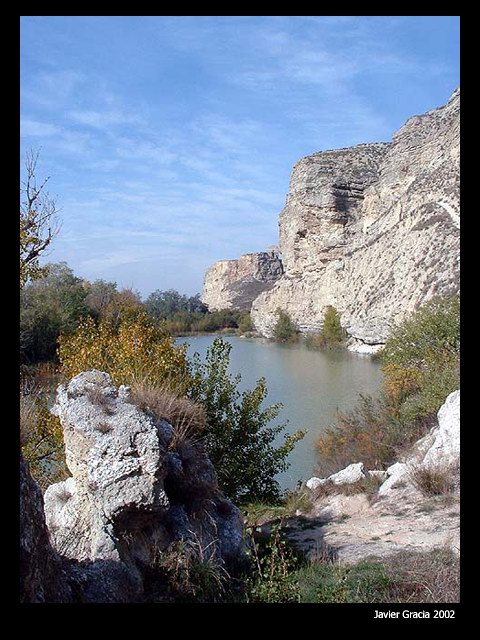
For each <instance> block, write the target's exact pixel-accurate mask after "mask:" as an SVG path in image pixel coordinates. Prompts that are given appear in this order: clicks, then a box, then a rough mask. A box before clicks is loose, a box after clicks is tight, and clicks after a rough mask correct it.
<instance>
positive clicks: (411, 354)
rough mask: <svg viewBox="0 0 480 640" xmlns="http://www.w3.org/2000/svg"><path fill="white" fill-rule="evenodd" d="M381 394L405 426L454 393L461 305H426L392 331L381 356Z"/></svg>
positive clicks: (454, 299)
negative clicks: (407, 421) (394, 405)
mask: <svg viewBox="0 0 480 640" xmlns="http://www.w3.org/2000/svg"><path fill="white" fill-rule="evenodd" d="M381 358H382V361H383V373H384V378H385V391H386V393H387V394H388V395H389V397H391V398H392V400H393V401H394V402H396V403H397V404H398V406H399V408H398V412H399V414H400V415H402V416H403V417H404V418H405V419H406V420H415V419H416V418H425V417H428V416H434V415H435V414H436V413H437V411H438V409H439V408H440V407H441V405H442V404H443V402H444V401H445V398H446V397H447V396H448V394H449V393H451V392H452V391H454V390H455V389H458V387H459V358H460V300H459V297H458V296H451V297H447V298H436V299H433V300H431V301H430V302H427V303H426V304H425V305H424V306H423V307H421V308H420V309H419V310H418V311H416V312H415V313H414V314H413V315H412V316H411V317H410V318H408V319H406V320H404V321H403V322H402V323H401V324H400V325H399V326H398V327H396V328H395V329H394V330H393V332H392V334H391V336H390V337H389V339H388V340H387V342H386V344H385V347H384V349H383V350H382V352H381Z"/></svg>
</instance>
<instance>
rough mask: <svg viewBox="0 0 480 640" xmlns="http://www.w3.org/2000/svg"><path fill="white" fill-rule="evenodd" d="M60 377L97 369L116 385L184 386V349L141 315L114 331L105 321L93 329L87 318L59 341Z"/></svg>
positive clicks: (185, 380) (123, 323) (185, 361)
mask: <svg viewBox="0 0 480 640" xmlns="http://www.w3.org/2000/svg"><path fill="white" fill-rule="evenodd" d="M59 342H60V347H59V357H60V362H61V366H62V373H63V375H64V376H65V377H67V378H72V377H73V376H75V375H77V374H78V373H80V372H82V371H88V370H90V369H99V370H101V371H106V372H107V373H109V374H110V376H111V377H112V379H113V381H114V382H115V384H116V385H120V384H134V383H139V382H143V381H146V382H148V384H149V385H151V386H161V385H162V384H164V383H165V382H167V381H168V382H169V383H170V384H171V385H172V386H176V387H177V388H179V389H183V390H184V389H185V388H186V387H187V386H188V380H189V375H188V361H187V358H186V345H182V346H175V344H174V341H173V339H172V338H171V337H170V336H166V335H165V333H164V332H163V331H162V330H161V329H160V328H159V327H158V325H156V324H155V323H154V322H152V321H151V320H150V319H149V318H148V316H146V314H144V313H142V314H139V315H137V316H136V317H133V318H128V319H125V320H123V321H122V322H121V323H120V325H119V326H118V328H116V327H115V326H114V325H112V324H111V323H110V322H108V321H103V322H100V324H99V325H98V326H96V325H95V323H94V321H93V320H92V319H91V318H87V319H86V320H85V321H84V322H83V323H82V324H81V325H80V327H79V328H78V329H77V331H76V332H75V333H74V334H73V335H70V336H67V335H64V336H61V337H60V340H59Z"/></svg>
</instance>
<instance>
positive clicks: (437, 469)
mask: <svg viewBox="0 0 480 640" xmlns="http://www.w3.org/2000/svg"><path fill="white" fill-rule="evenodd" d="M437 417H438V425H437V426H435V427H433V428H432V429H431V430H430V432H429V433H428V434H427V435H426V436H425V437H424V438H422V439H421V440H419V441H418V442H417V443H416V445H415V446H414V447H413V448H412V450H411V451H410V452H409V454H408V455H406V456H405V457H404V458H403V459H402V460H401V461H400V462H396V463H395V464H393V465H391V466H390V467H389V468H388V469H387V470H386V471H381V470H373V471H367V472H365V470H364V469H363V464H362V463H356V464H351V465H349V466H348V467H346V468H345V469H342V470H341V471H339V472H338V473H336V474H334V475H333V476H330V477H329V478H328V479H322V478H310V480H309V481H308V482H307V483H306V484H307V487H308V488H309V489H310V491H311V493H310V496H311V498H312V503H313V506H312V507H311V508H310V509H309V511H308V512H307V513H302V512H300V513H299V514H297V515H298V516H299V519H298V521H296V520H295V519H291V520H290V521H289V523H288V525H289V529H288V534H287V535H288V538H289V540H290V541H291V542H292V543H293V544H294V545H295V546H297V547H298V548H299V549H300V550H302V551H303V552H305V553H306V554H307V555H310V556H312V557H318V555H319V554H320V555H322V554H323V555H324V556H325V555H328V557H330V558H332V559H336V560H338V561H341V562H357V561H359V560H362V559H365V558H369V557H371V556H373V555H375V556H378V557H382V556H388V555H392V554H394V553H396V552H400V551H409V552H412V551H431V550H433V549H443V550H445V549H447V548H449V549H451V550H452V551H453V552H454V553H455V554H458V553H459V550H460V482H459V480H460V459H459V453H460V446H459V442H460V391H454V392H453V393H451V394H450V395H449V396H448V397H447V399H446V400H445V402H444V404H443V405H442V407H441V408H440V410H439V412H438V414H437ZM430 473H432V476H431V477H439V478H442V479H444V481H445V484H443V487H444V491H445V493H442V492H441V491H440V488H441V487H440V486H438V487H437V488H436V490H435V491H431V485H424V484H422V483H421V478H422V477H423V478H424V477H427V478H428V476H429V474H430ZM369 477H370V478H371V480H369ZM335 478H336V480H334V479H335ZM327 481H330V482H329V485H328V486H327V487H324V486H323V485H325V484H326V483H327ZM352 482H360V484H362V483H363V485H364V486H363V488H364V489H367V488H368V491H369V492H370V495H369V494H368V493H363V492H359V493H355V494H354V492H353V491H352V488H351V487H348V486H345V487H342V485H349V484H352ZM376 483H379V484H380V483H381V484H380V487H379V489H378V492H377V491H374V492H373V488H374V486H375V484H376ZM334 484H336V485H338V487H337V488H334V487H333V485H334ZM427 488H428V489H429V490H428V491H427V490H426V489H427Z"/></svg>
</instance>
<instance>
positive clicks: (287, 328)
mask: <svg viewBox="0 0 480 640" xmlns="http://www.w3.org/2000/svg"><path fill="white" fill-rule="evenodd" d="M276 314H277V322H276V323H275V326H274V328H273V338H274V340H276V341H277V342H294V341H295V340H297V339H298V329H297V327H296V326H295V324H294V322H293V321H292V319H291V318H290V316H289V315H288V313H287V312H286V311H283V310H282V309H277V311H276Z"/></svg>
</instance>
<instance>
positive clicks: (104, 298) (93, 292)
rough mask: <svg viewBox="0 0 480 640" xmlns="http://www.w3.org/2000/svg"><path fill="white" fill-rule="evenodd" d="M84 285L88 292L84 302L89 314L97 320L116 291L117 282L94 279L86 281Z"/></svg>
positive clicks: (102, 315) (103, 313) (101, 316)
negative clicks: (93, 280) (89, 281)
mask: <svg viewBox="0 0 480 640" xmlns="http://www.w3.org/2000/svg"><path fill="white" fill-rule="evenodd" d="M86 286H87V292H88V293H87V297H86V298H85V303H86V305H87V307H88V309H89V311H90V313H91V315H92V316H93V317H94V318H95V319H97V320H98V319H101V318H103V317H104V316H105V313H106V311H107V309H108V308H109V305H110V304H111V302H112V300H113V299H114V298H115V296H116V295H117V293H118V292H117V283H116V282H107V281H106V280H95V282H92V283H87V285H86Z"/></svg>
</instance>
